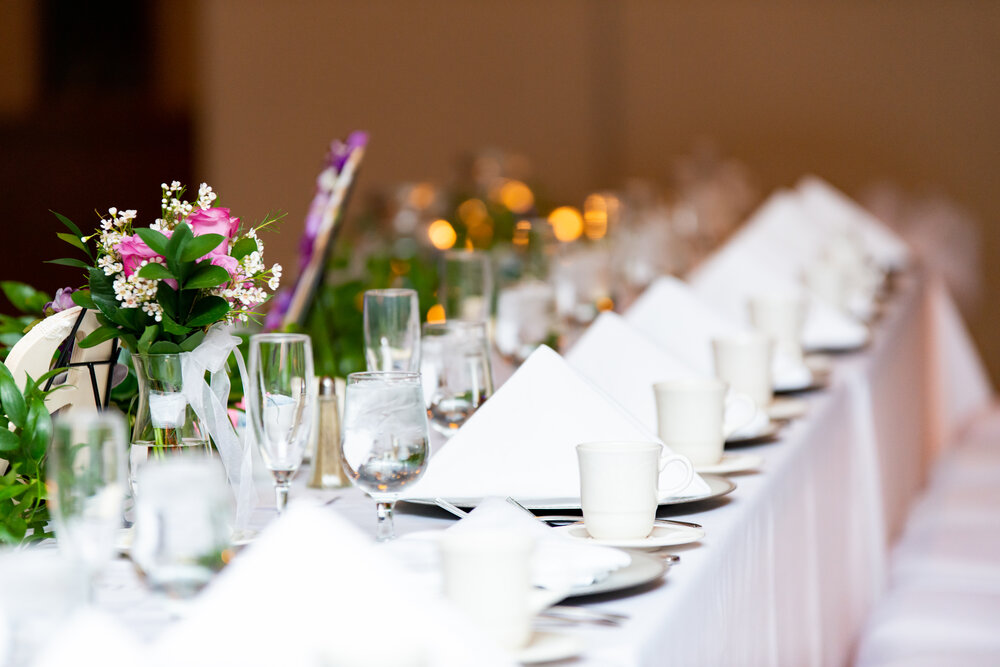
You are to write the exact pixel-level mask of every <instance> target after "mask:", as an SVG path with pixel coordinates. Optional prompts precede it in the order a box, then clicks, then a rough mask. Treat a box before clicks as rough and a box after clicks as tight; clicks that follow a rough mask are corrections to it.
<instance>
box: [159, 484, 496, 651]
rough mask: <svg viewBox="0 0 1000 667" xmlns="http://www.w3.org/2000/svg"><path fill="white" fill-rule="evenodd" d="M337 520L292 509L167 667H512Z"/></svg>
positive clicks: (243, 563) (168, 639) (193, 624)
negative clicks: (217, 666)
mask: <svg viewBox="0 0 1000 667" xmlns="http://www.w3.org/2000/svg"><path fill="white" fill-rule="evenodd" d="M490 645H491V642H490V640H489V639H488V638H487V637H486V635H485V634H484V633H483V632H482V631H480V630H479V629H478V628H476V627H474V626H473V625H472V624H471V622H470V621H469V620H467V619H466V617H465V616H464V615H462V614H460V613H458V612H457V611H456V610H455V609H454V608H453V607H452V606H451V605H450V604H449V603H448V602H447V601H446V600H445V599H444V598H443V596H442V595H441V594H440V593H436V592H434V591H428V590H426V589H423V588H418V587H416V586H415V585H414V583H413V582H412V581H411V578H410V574H409V572H408V571H407V570H406V569H405V568H404V567H402V566H401V565H400V564H399V563H398V562H397V561H396V560H395V559H393V558H392V556H391V555H390V554H388V553H386V552H385V551H384V550H382V549H381V548H380V547H379V545H376V544H375V543H374V542H373V541H372V540H371V538H370V537H369V536H368V535H367V534H366V533H363V532H361V531H360V530H359V529H358V528H357V527H355V526H354V525H353V524H351V523H349V522H347V521H346V520H345V519H342V518H340V517H339V516H338V515H337V514H336V512H335V511H334V510H333V509H330V508H323V507H319V506H309V505H307V504H306V502H305V501H302V502H299V503H295V504H293V505H291V506H290V507H289V509H288V511H287V512H285V514H284V515H283V516H282V517H281V518H279V519H278V520H277V521H276V522H274V523H273V524H271V525H270V526H268V528H267V529H266V530H265V531H264V532H263V533H261V535H260V536H259V537H258V538H257V539H256V541H254V543H253V544H251V545H250V546H249V547H248V548H247V549H246V550H245V551H244V552H243V553H241V554H240V555H239V556H238V557H237V558H236V559H234V560H233V562H232V563H230V565H229V566H228V567H227V568H226V569H225V570H223V572H222V573H221V574H220V575H219V576H218V577H217V578H216V579H215V580H214V581H213V582H212V583H211V584H210V585H209V587H208V588H207V589H205V591H203V592H202V594H201V595H200V596H199V597H198V598H197V599H196V600H195V601H194V602H193V603H192V606H191V608H190V609H189V610H188V611H187V613H186V614H185V615H184V617H183V618H182V619H181V620H180V621H179V622H178V623H177V624H176V625H173V626H171V627H169V628H167V629H166V630H165V631H164V632H163V634H162V635H161V636H160V637H159V639H158V640H157V642H156V643H155V645H154V647H153V648H154V650H155V655H156V656H157V658H158V660H159V661H160V662H159V663H157V664H163V665H186V666H196V667H200V666H202V665H204V666H205V667H209V666H215V665H242V666H244V667H257V666H260V667H273V666H274V665H302V666H315V667H320V665H343V666H348V665H350V666H357V667H360V666H362V665H363V666H365V667H368V666H369V665H371V666H374V665H378V666H388V665H398V666H400V667H403V666H407V667H408V666H410V665H413V666H416V665H421V666H425V667H434V666H441V667H464V666H465V665H472V664H475V665H496V666H497V667H499V666H500V665H511V664H512V660H511V659H510V658H509V657H505V656H504V655H502V654H501V653H500V651H499V650H496V651H490V650H488V649H487V648H485V647H488V646H490Z"/></svg>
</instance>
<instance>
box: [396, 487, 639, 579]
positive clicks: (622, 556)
mask: <svg viewBox="0 0 1000 667" xmlns="http://www.w3.org/2000/svg"><path fill="white" fill-rule="evenodd" d="M497 530H500V531H510V532H514V533H519V534H524V535H530V536H531V537H532V538H533V539H534V542H535V549H534V553H533V555H532V560H531V570H532V583H533V584H534V585H536V586H540V587H542V588H547V589H549V590H551V591H553V592H554V593H557V594H558V595H557V596H556V597H557V598H559V599H561V598H562V597H563V596H564V595H565V593H566V592H568V591H569V590H570V589H571V588H573V587H576V586H586V585H588V584H591V583H594V582H596V581H600V580H602V579H604V578H605V577H607V576H608V574H610V573H611V572H613V571H614V570H617V569H619V568H622V567H626V566H628V565H629V563H631V562H632V559H631V557H630V556H629V555H628V554H627V553H625V552H624V551H622V550H621V549H612V548H610V547H605V546H600V545H597V544H588V543H586V542H581V541H580V540H578V539H575V538H572V537H567V536H566V535H563V534H562V533H560V532H557V531H555V530H553V529H552V528H550V527H548V526H547V525H545V524H544V523H542V522H541V521H539V520H538V519H533V518H532V517H530V516H528V514H527V513H526V512H525V511H524V510H522V509H519V508H517V507H514V506H513V505H511V504H510V503H508V502H507V501H506V500H504V499H503V498H487V499H485V500H484V501H483V502H482V503H480V504H479V505H478V506H477V507H476V509H474V510H473V511H472V512H471V513H470V514H469V516H467V517H465V518H464V519H462V520H461V521H459V522H457V523H456V524H455V525H453V526H451V527H450V528H448V529H447V531H449V532H450V531H456V532H460V531H497ZM444 532H446V531H440V530H434V531H421V532H419V533H410V534H409V535H406V536H404V537H401V538H399V539H398V540H395V541H394V542H393V543H392V544H391V545H390V550H391V551H392V552H393V554H394V555H397V556H398V557H399V558H400V559H401V560H402V561H403V562H409V563H411V564H419V565H418V567H419V570H421V571H422V572H423V573H424V575H425V576H426V575H427V573H429V572H432V573H434V574H435V575H437V576H438V577H440V574H441V565H440V554H439V552H438V542H439V540H440V538H441V536H442V535H443V534H444Z"/></svg>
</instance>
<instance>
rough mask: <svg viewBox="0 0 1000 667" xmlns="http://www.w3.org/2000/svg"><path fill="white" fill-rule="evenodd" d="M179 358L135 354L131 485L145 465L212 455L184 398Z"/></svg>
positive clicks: (173, 355) (130, 458) (201, 428)
mask: <svg viewBox="0 0 1000 667" xmlns="http://www.w3.org/2000/svg"><path fill="white" fill-rule="evenodd" d="M182 359H183V356H182V355H180V354H133V355H132V363H133V365H134V366H135V375H136V379H137V380H138V383H139V395H138V404H137V408H136V414H135V424H134V425H133V427H132V439H131V446H130V447H129V482H130V485H131V487H132V493H133V494H135V493H136V482H135V480H136V477H137V476H138V472H139V469H140V468H141V467H142V465H143V464H144V463H146V461H148V460H151V459H162V458H166V457H168V456H177V455H182V454H189V453H199V454H210V453H211V451H212V446H211V439H210V438H209V434H208V432H207V430H206V429H205V428H204V427H203V425H202V424H201V422H200V421H199V419H198V417H197V416H196V415H195V412H194V410H193V409H192V408H191V406H190V405H189V404H188V402H187V399H186V398H185V396H184V376H183V373H182Z"/></svg>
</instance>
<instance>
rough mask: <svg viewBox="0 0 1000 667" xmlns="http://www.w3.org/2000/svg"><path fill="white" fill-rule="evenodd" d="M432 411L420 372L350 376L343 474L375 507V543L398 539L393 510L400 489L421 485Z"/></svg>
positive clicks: (343, 442) (346, 409) (346, 399)
mask: <svg viewBox="0 0 1000 667" xmlns="http://www.w3.org/2000/svg"><path fill="white" fill-rule="evenodd" d="M428 441H429V434H428V431H427V410H426V408H425V407H424V395H423V390H422V388H421V383H420V374H419V373H399V372H373V373H372V372H370V373H351V374H350V375H348V376H347V394H346V396H345V403H344V437H343V438H342V440H341V443H342V449H341V452H342V453H341V456H342V463H343V464H344V470H345V471H346V472H347V474H348V476H349V477H350V478H351V481H352V482H353V483H354V485H355V486H358V487H360V488H361V489H363V490H364V491H366V492H367V493H368V495H369V496H371V497H372V499H373V500H374V501H375V503H376V508H377V512H378V523H377V529H376V539H377V540H378V541H380V542H383V541H385V540H391V539H393V538H394V537H395V536H396V535H395V531H394V528H393V522H392V510H393V506H394V505H395V502H396V499H397V498H398V497H399V493H400V491H401V490H402V489H403V487H405V486H406V485H407V484H412V483H413V482H415V481H417V479H419V478H420V476H421V475H423V473H424V470H425V469H426V465H427V457H428V455H429V453H430V452H429V450H430V448H429V446H428Z"/></svg>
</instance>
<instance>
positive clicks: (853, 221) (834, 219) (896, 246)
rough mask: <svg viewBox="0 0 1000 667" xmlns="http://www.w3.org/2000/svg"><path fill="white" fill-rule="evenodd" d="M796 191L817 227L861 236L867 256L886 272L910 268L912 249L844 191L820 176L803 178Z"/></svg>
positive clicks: (807, 213)
mask: <svg viewBox="0 0 1000 667" xmlns="http://www.w3.org/2000/svg"><path fill="white" fill-rule="evenodd" d="M796 190H797V192H798V195H799V201H800V202H801V204H802V207H803V208H804V210H805V212H806V215H807V216H809V218H810V220H811V221H812V222H813V223H815V224H822V225H824V226H826V227H827V228H828V229H829V230H831V231H832V232H839V231H848V232H853V233H856V234H858V235H860V237H861V238H862V240H863V243H864V247H865V250H866V252H868V253H869V254H870V255H871V256H872V257H873V258H874V259H875V261H876V262H877V263H878V265H879V266H881V267H882V268H884V269H903V268H906V266H907V264H909V262H910V248H909V246H908V245H907V244H906V242H905V241H903V239H902V238H900V237H899V236H898V235H897V234H896V233H895V232H893V231H892V230H891V229H889V227H888V226H887V225H885V223H883V222H882V221H881V220H879V219H878V218H876V217H875V216H874V215H872V214H871V213H870V212H869V211H868V210H867V209H865V208H864V207H863V206H861V205H860V204H858V203H857V202H855V201H854V200H853V199H851V198H850V197H848V196H847V195H845V194H844V193H843V192H841V191H840V190H838V189H836V188H835V187H833V186H832V185H830V184H829V183H827V182H826V181H824V180H823V179H821V178H818V177H816V176H804V177H803V178H801V179H800V180H799V182H798V184H797V185H796Z"/></svg>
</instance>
